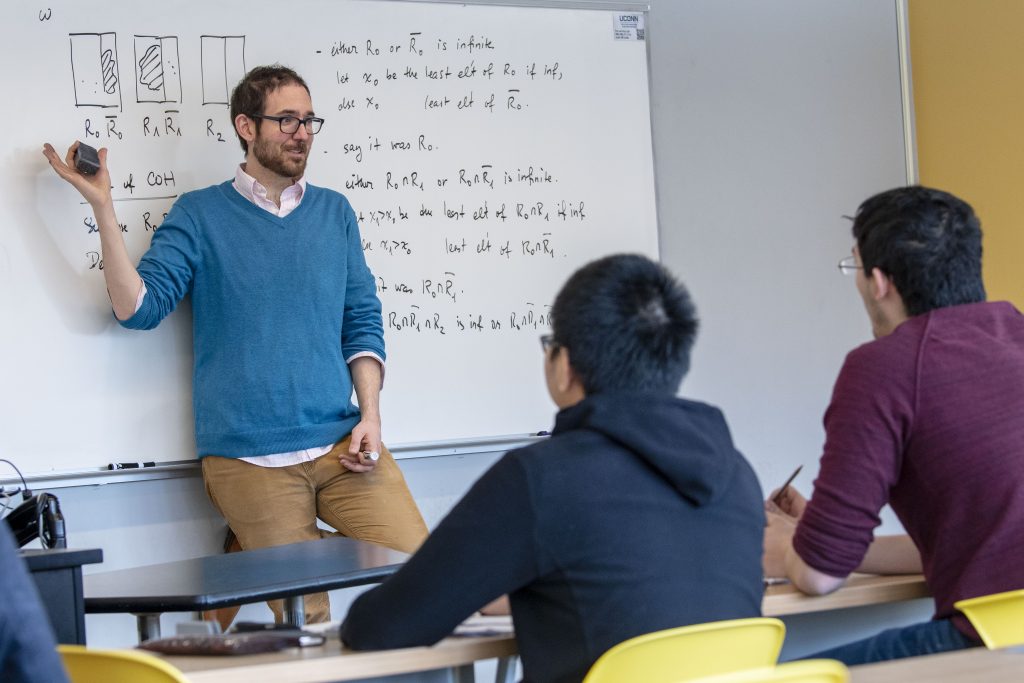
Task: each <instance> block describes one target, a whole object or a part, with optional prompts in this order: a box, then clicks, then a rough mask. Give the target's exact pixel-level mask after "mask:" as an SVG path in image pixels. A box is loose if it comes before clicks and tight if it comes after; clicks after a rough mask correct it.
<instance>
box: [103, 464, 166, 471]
mask: <svg viewBox="0 0 1024 683" xmlns="http://www.w3.org/2000/svg"><path fill="white" fill-rule="evenodd" d="M143 467H156V463H155V462H112V463H110V464H109V465H107V469H108V470H137V469H141V468H143Z"/></svg>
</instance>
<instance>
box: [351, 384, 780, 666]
mask: <svg viewBox="0 0 1024 683" xmlns="http://www.w3.org/2000/svg"><path fill="white" fill-rule="evenodd" d="M762 500H763V499H762V495H761V489H760V486H759V485H758V482H757V478H756V477H755V475H754V472H753V470H752V469H751V467H750V465H749V464H748V463H747V461H746V460H745V459H744V458H743V456H742V455H741V454H740V453H739V452H738V451H737V450H736V449H735V448H734V447H733V445H732V439H731V438H730V436H729V429H728V427H727V426H726V423H725V419H724V417H723V416H722V413H721V412H720V411H719V410H718V409H716V408H713V407H711V406H708V405H705V404H702V403H696V402H693V401H687V400H684V399H679V398H675V397H664V396H648V395H635V394H629V395H626V394H599V395H595V396H590V397H588V398H586V399H584V400H583V401H582V402H580V403H578V404H576V405H574V406H572V407H570V408H566V409H565V410H562V411H561V412H559V414H558V416H557V419H556V423H555V428H554V430H553V431H552V436H551V438H550V439H548V440H547V441H545V442H542V443H538V444H535V445H531V446H529V447H527V448H523V449H520V450H516V451H511V452H509V453H508V454H506V455H505V456H504V457H503V458H502V459H501V460H500V461H498V462H497V463H496V464H495V465H494V466H493V467H492V468H491V469H490V470H488V471H487V472H486V473H485V474H484V475H483V476H482V477H481V478H480V479H479V480H478V481H477V482H476V484H474V486H473V487H472V488H471V489H470V491H469V493H467V494H466V496H465V497H464V498H463V499H462V500H461V501H460V502H459V503H458V504H457V505H456V506H455V508H454V509H453V510H452V511H451V513H450V514H449V515H448V516H447V517H446V518H445V519H444V520H443V521H442V522H441V524H440V525H439V526H438V527H437V529H436V530H435V531H434V532H433V533H432V534H431V535H430V537H429V538H428V539H427V541H426V542H425V543H424V544H423V546H422V548H420V550H419V551H418V552H417V553H416V554H415V555H414V556H413V557H412V558H411V559H410V560H409V562H408V563H407V564H406V565H405V566H404V567H403V568H402V569H401V570H400V571H398V573H396V574H395V575H394V576H392V577H391V578H389V579H388V580H387V581H385V582H384V583H383V584H382V585H381V586H379V587H377V588H375V589H373V590H371V591H368V592H367V593H364V594H363V595H361V596H360V597H359V598H358V599H357V600H356V601H355V602H354V603H353V605H352V607H351V609H350V610H349V613H348V617H347V618H346V619H345V623H344V624H343V625H342V631H341V635H342V639H343V640H344V642H345V643H346V644H348V645H349V646H350V647H353V648H355V649H358V650H373V649H385V648H397V647H411V646H417V645H430V644H433V643H435V642H437V641H438V640H440V639H442V638H444V637H445V636H447V635H449V634H450V633H451V632H452V629H454V628H455V626H456V625H457V624H459V623H460V622H461V621H462V620H463V619H465V618H466V617H468V616H470V615H471V614H472V613H473V612H474V611H475V610H477V609H479V608H480V607H482V606H483V605H485V604H487V603H488V602H490V601H491V600H493V599H495V598H497V597H499V596H500V595H502V594H505V593H508V594H509V597H510V602H511V606H512V619H513V623H514V625H515V632H516V640H517V644H518V648H519V654H520V657H521V658H522V663H523V672H524V680H526V681H533V682H536V683H548V682H556V681H557V682H560V681H579V680H581V679H582V678H583V677H584V676H585V675H586V672H587V670H588V669H589V668H590V666H591V664H593V663H594V661H595V660H596V659H597V658H598V657H599V656H601V654H603V653H604V652H605V651H606V650H608V649H609V648H611V647H612V646H614V645H616V644H617V643H620V642H622V641H623V640H626V639H628V638H632V637H633V636H637V635H640V634H643V633H649V632H651V631H658V630H661V629H666V628H671V627H674V626H683V625H686V624H694V623H700V622H706V621H715V620H719V619H734V618H740V617H750V616H758V615H760V613H761V598H762V594H763V590H764V589H763V580H762V572H761V551H762V541H763V534H764V511H763V502H762Z"/></svg>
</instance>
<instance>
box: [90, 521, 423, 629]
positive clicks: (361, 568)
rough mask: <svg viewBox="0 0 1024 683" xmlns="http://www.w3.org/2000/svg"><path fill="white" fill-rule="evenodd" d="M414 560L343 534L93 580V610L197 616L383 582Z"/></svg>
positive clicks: (95, 576) (102, 575)
mask: <svg viewBox="0 0 1024 683" xmlns="http://www.w3.org/2000/svg"><path fill="white" fill-rule="evenodd" d="M408 557H409V556H408V555H406V554H405V553H401V552H398V551H397V550H391V549H389V548H385V547H384V546H381V545H377V544H376V543H367V542H364V541H356V540H353V539H351V538H344V537H341V536H337V537H330V538H324V539H321V540H317V541H304V542H302V543H292V544H289V545H281V546H276V547H274V548H261V549H259V550H243V551H241V552H237V553H228V554H225V555H212V556H209V557H198V558H195V559H192V560H180V561H177V562H167V563H164V564H155V565H149V566H145V567H135V568H133V569H122V570H118V571H112V572H102V573H97V574H90V575H88V576H86V577H85V611H86V612H88V613H97V612H136V613H140V612H191V611H200V610H209V609H216V608H219V607H227V606H229V605H240V604H245V603H250V602H260V601H263V600H271V599H274V598H284V597H290V596H293V595H304V594H306V593H314V592H319V591H327V590H333V589H335V588H346V587H349V586H359V585H363V584H368V583H378V582H380V581H383V580H384V579H385V578H387V577H388V576H390V575H391V574H393V573H394V572H395V571H397V570H398V568H399V567H401V566H402V564H404V563H405V560H406V559H407V558H408Z"/></svg>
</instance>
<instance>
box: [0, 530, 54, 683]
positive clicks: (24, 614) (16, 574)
mask: <svg viewBox="0 0 1024 683" xmlns="http://www.w3.org/2000/svg"><path fill="white" fill-rule="evenodd" d="M0 595H2V596H3V598H2V599H0V673H2V678H3V680H4V681H6V683H61V681H67V680H68V678H67V675H66V674H65V673H64V666H63V664H61V661H60V655H58V654H57V641H56V639H55V638H54V637H53V629H52V628H51V627H50V618H49V616H48V615H47V613H46V610H45V609H44V608H43V604H42V602H40V600H39V593H38V592H37V591H36V585H35V582H34V581H32V579H31V577H29V574H28V572H27V571H26V570H25V563H24V562H23V561H22V559H21V558H20V557H18V547H17V546H16V545H15V543H14V537H13V536H12V535H11V531H10V529H9V528H8V527H7V523H6V522H4V521H2V520H0Z"/></svg>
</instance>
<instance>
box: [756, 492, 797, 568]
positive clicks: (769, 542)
mask: <svg viewBox="0 0 1024 683" xmlns="http://www.w3.org/2000/svg"><path fill="white" fill-rule="evenodd" d="M769 504H770V503H769ZM765 516H766V517H767V518H768V525H767V526H765V528H764V556H763V558H762V560H761V565H762V568H763V569H764V575H765V576H768V577H785V576H786V553H787V552H788V551H789V548H790V546H792V545H793V533H794V532H795V531H796V522H797V520H796V518H795V517H791V516H789V515H785V514H780V513H778V512H773V511H771V510H767V511H766V512H765Z"/></svg>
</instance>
